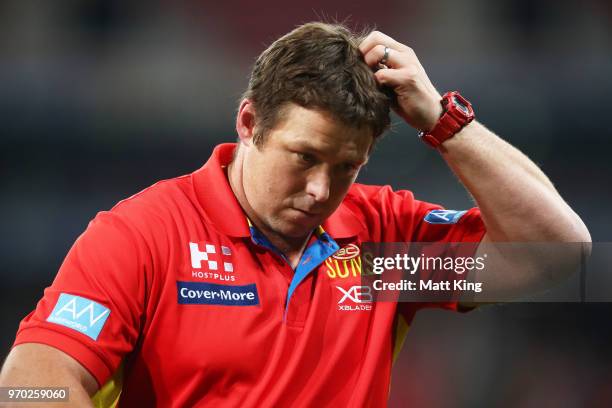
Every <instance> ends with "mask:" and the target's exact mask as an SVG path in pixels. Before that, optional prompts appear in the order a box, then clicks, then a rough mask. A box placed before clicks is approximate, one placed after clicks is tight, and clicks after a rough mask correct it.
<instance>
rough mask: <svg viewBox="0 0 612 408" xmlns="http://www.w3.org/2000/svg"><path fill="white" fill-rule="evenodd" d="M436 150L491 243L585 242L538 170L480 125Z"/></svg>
mask: <svg viewBox="0 0 612 408" xmlns="http://www.w3.org/2000/svg"><path fill="white" fill-rule="evenodd" d="M440 152H441V154H442V157H443V158H444V160H446V162H447V163H448V165H449V166H450V168H451V169H452V170H453V172H454V173H455V174H456V175H457V176H458V177H459V179H460V180H461V182H462V183H463V184H464V186H465V187H466V188H467V190H468V191H469V192H470V193H471V194H472V196H473V197H474V199H475V200H476V202H477V204H478V206H479V207H480V210H481V213H482V217H483V220H484V222H485V226H486V228H487V234H488V236H489V238H490V239H491V240H492V241H513V242H530V241H540V242H584V241H590V236H589V233H588V230H587V229H586V227H585V226H584V224H583V223H582V220H581V219H580V217H578V216H577V215H576V214H575V213H574V211H573V210H572V209H571V208H570V207H569V206H568V205H567V204H566V203H565V202H564V201H563V199H562V198H561V196H560V195H559V193H558V192H557V190H556V189H555V187H554V186H553V185H552V183H551V182H550V180H549V179H548V178H547V177H546V175H545V174H544V173H543V172H542V171H541V170H540V169H539V168H538V166H537V165H536V164H535V163H533V162H532V161H531V160H530V159H529V158H528V157H527V156H525V155H524V154H523V153H521V152H520V151H519V150H518V149H516V148H514V147H513V146H511V145H510V144H509V143H507V142H505V141H504V140H502V139H501V138H499V137H497V136H496V135H495V134H493V133H492V132H491V131H489V130H488V129H486V128H485V127H484V126H483V125H482V124H480V123H478V122H476V121H474V122H472V123H470V124H469V125H467V126H466V127H465V128H464V129H463V130H462V131H460V132H459V133H457V134H456V135H455V136H454V137H453V138H451V139H449V140H447V141H446V142H445V143H444V144H443V145H442V146H441V148H440Z"/></svg>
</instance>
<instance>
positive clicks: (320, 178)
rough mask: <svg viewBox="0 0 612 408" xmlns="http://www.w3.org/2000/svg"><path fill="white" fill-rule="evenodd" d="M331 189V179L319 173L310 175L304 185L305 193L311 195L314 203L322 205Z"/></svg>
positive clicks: (321, 172)
mask: <svg viewBox="0 0 612 408" xmlns="http://www.w3.org/2000/svg"><path fill="white" fill-rule="evenodd" d="M330 187H331V179H330V177H329V175H328V174H327V173H326V172H324V171H320V172H317V173H316V174H312V175H311V177H309V179H308V182H307V183H306V193H308V194H309V195H311V196H312V197H313V198H314V199H315V201H316V202H319V203H322V202H325V201H327V199H328V198H329V189H330Z"/></svg>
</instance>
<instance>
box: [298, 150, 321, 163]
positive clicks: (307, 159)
mask: <svg viewBox="0 0 612 408" xmlns="http://www.w3.org/2000/svg"><path fill="white" fill-rule="evenodd" d="M296 154H297V156H298V159H299V160H300V162H302V163H303V164H314V163H316V161H317V158H316V157H314V156H313V155H312V154H310V153H296Z"/></svg>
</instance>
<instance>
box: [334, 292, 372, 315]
mask: <svg viewBox="0 0 612 408" xmlns="http://www.w3.org/2000/svg"><path fill="white" fill-rule="evenodd" d="M336 288H337V289H338V290H339V291H340V293H341V297H340V300H339V301H338V310H342V311H349V312H350V311H356V310H372V302H373V301H374V297H373V296H372V288H371V287H369V286H351V287H350V288H348V289H344V288H342V287H340V286H336ZM351 303H353V304H351Z"/></svg>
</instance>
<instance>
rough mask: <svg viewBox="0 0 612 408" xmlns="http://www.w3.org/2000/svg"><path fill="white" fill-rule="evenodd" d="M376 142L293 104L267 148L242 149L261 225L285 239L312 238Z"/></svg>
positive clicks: (246, 185)
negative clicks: (313, 231)
mask: <svg viewBox="0 0 612 408" xmlns="http://www.w3.org/2000/svg"><path fill="white" fill-rule="evenodd" d="M372 142H373V137H372V133H371V131H370V130H368V129H361V130H357V129H354V128H350V127H347V126H345V125H343V124H341V123H340V122H339V121H337V120H334V119H333V118H332V117H331V116H330V115H328V114H324V113H322V112H320V111H315V110H310V109H306V108H302V107H301V106H298V105H291V106H289V107H288V108H287V111H286V114H285V116H284V119H283V120H282V121H281V122H280V123H278V124H277V125H276V127H275V128H274V129H272V130H270V131H269V132H268V134H267V136H266V139H265V141H264V143H263V145H262V146H260V147H256V146H255V145H253V144H252V143H247V144H243V145H242V146H241V149H245V151H244V161H243V189H244V194H245V197H246V200H247V201H248V203H249V206H250V207H251V209H252V213H254V214H255V216H256V217H257V221H259V222H256V223H257V224H260V225H263V226H264V227H265V228H266V229H267V230H268V232H273V233H275V234H278V235H280V236H282V237H286V238H300V237H305V236H306V235H308V234H309V233H310V231H312V229H313V228H315V227H317V226H318V225H320V224H322V223H323V221H324V220H325V219H326V218H327V217H329V216H330V215H331V214H332V213H333V212H334V211H335V210H336V208H337V207H338V206H339V205H340V202H341V201H342V199H343V198H344V196H345V195H346V193H347V191H348V189H349V187H350V186H351V184H352V183H353V182H354V181H355V178H356V177H357V174H358V172H359V169H360V168H361V166H362V165H364V164H365V162H366V161H367V159H368V152H369V150H370V146H371V144H372ZM251 216H252V215H251Z"/></svg>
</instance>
